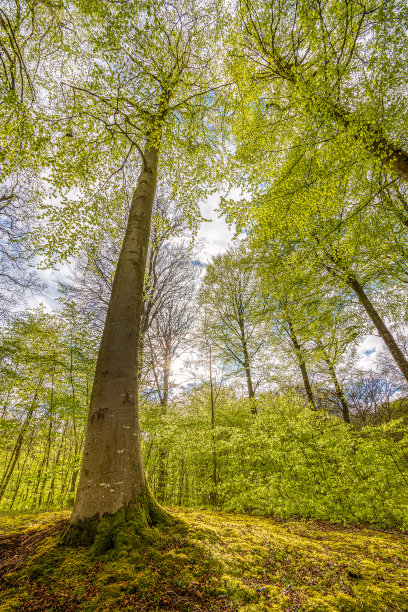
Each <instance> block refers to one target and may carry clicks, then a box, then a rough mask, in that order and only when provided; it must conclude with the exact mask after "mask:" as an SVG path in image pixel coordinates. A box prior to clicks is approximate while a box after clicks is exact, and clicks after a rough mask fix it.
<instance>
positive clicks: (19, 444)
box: [0, 380, 43, 500]
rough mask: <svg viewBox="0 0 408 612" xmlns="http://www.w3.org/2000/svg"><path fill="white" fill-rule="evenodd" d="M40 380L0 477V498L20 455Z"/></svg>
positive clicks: (35, 403)
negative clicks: (0, 477) (0, 479)
mask: <svg viewBox="0 0 408 612" xmlns="http://www.w3.org/2000/svg"><path fill="white" fill-rule="evenodd" d="M42 382H43V381H42V380H41V381H40V382H39V383H38V385H37V389H36V390H35V393H34V397H33V400H32V402H31V405H30V408H29V410H28V413H27V416H26V418H25V421H24V423H23V426H22V428H21V430H20V433H19V434H18V437H17V441H16V443H15V445H14V449H13V452H12V454H11V457H10V461H9V463H8V466H7V468H6V470H5V472H4V475H3V478H2V481H1V485H0V500H1V499H2V498H3V495H4V493H5V492H6V489H7V485H8V483H9V481H10V478H11V476H12V474H13V472H14V468H15V466H16V463H17V461H18V459H19V457H20V453H21V447H22V445H23V442H24V435H25V433H26V431H27V429H28V426H29V424H30V421H31V418H32V416H33V413H34V410H35V408H36V405H37V397H38V391H39V388H40V386H41V385H42Z"/></svg>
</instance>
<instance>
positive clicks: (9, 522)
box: [0, 508, 408, 612]
mask: <svg viewBox="0 0 408 612" xmlns="http://www.w3.org/2000/svg"><path fill="white" fill-rule="evenodd" d="M170 511H171V513H172V514H173V515H174V516H176V517H177V518H178V519H180V520H181V521H182V522H179V523H178V526H176V527H175V528H174V529H173V528H172V529H170V530H168V531H167V532H166V533H160V532H158V531H157V530H156V529H155V528H153V529H152V530H150V531H151V532H152V533H151V534H150V535H146V534H145V535H144V537H143V541H141V545H140V546H138V547H134V548H132V549H129V548H127V549H121V551H120V553H119V554H118V553H117V552H116V553H115V551H112V550H111V551H108V552H106V553H105V554H104V555H102V556H99V557H95V556H93V555H92V551H91V549H85V548H79V549H71V548H66V547H63V546H61V545H60V544H59V542H58V539H59V535H60V533H61V531H62V530H63V529H64V527H65V526H66V524H67V518H68V516H69V513H68V512H65V511H63V512H45V513H41V514H19V515H14V516H3V517H0V581H1V582H0V612H6V611H7V612H8V611H9V610H10V611H11V610H22V611H31V612H34V611H38V612H46V611H60V610H61V611H67V612H70V611H75V610H79V611H92V610H121V611H122V610H123V611H130V610H133V611H136V612H144V611H160V610H166V611H170V610H173V611H176V612H184V611H185V612H188V611H191V612H193V611H203V612H206V611H214V612H216V611H221V610H240V611H245V612H250V611H254V612H262V611H268V610H272V611H276V612H277V611H284V612H289V611H309V612H312V611H316V612H320V611H321V612H323V611H332V612H338V611H343V612H354V611H355V612H357V611H359V612H361V611H363V612H390V611H393V610H395V611H401V610H402V611H408V535H407V533H403V532H395V531H388V532H387V531H379V530H376V529H373V528H369V527H365V526H345V527H343V526H339V525H334V524H331V523H328V522H322V521H309V520H289V521H277V520H274V519H269V518H262V517H255V516H247V515H242V514H241V515H237V514H230V513H225V512H212V511H207V510H190V509H188V510H187V509H180V508H172V509H170ZM154 532H155V533H154Z"/></svg>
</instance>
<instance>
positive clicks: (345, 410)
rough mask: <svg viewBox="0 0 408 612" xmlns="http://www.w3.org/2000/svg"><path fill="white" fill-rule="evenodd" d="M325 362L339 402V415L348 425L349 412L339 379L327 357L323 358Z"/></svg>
mask: <svg viewBox="0 0 408 612" xmlns="http://www.w3.org/2000/svg"><path fill="white" fill-rule="evenodd" d="M325 361H326V363H327V367H328V369H329V373H330V376H331V379H332V381H333V384H334V389H335V391H336V395H337V397H338V399H339V401H340V405H341V413H342V415H343V421H344V422H345V423H350V410H349V407H348V403H347V400H346V398H345V396H344V393H343V390H342V388H341V386H340V383H339V379H338V378H337V374H336V370H335V368H334V365H333V363H332V362H331V361H330V359H329V358H328V356H327V355H326V357H325Z"/></svg>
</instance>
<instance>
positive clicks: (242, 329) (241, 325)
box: [238, 318, 258, 414]
mask: <svg viewBox="0 0 408 612" xmlns="http://www.w3.org/2000/svg"><path fill="white" fill-rule="evenodd" d="M238 325H239V329H240V332H241V344H242V353H243V355H244V370H245V377H246V383H247V389H248V397H249V399H250V400H251V413H252V414H258V408H257V406H256V403H255V400H254V397H255V392H254V387H253V385H252V376H251V364H250V361H249V353H248V343H247V339H246V335H245V323H244V321H243V319H241V318H240V319H239V320H238Z"/></svg>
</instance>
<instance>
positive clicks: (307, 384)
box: [288, 317, 316, 410]
mask: <svg viewBox="0 0 408 612" xmlns="http://www.w3.org/2000/svg"><path fill="white" fill-rule="evenodd" d="M288 325H289V337H290V339H291V341H292V344H293V347H294V349H295V354H296V358H297V361H298V364H299V368H300V372H301V374H302V379H303V386H304V387H305V391H306V397H307V401H308V402H309V404H310V405H311V406H312V408H313V410H316V404H315V401H314V397H313V393H312V385H311V384H310V380H309V375H308V373H307V369H306V362H305V360H304V357H303V354H302V348H301V346H300V344H299V341H298V339H297V336H296V333H295V328H294V326H293V323H292V320H291V319H290V318H289V317H288Z"/></svg>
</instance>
